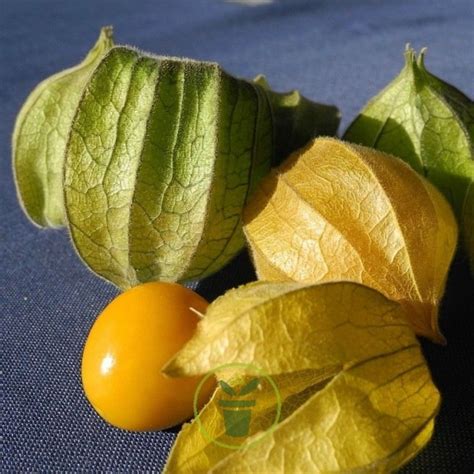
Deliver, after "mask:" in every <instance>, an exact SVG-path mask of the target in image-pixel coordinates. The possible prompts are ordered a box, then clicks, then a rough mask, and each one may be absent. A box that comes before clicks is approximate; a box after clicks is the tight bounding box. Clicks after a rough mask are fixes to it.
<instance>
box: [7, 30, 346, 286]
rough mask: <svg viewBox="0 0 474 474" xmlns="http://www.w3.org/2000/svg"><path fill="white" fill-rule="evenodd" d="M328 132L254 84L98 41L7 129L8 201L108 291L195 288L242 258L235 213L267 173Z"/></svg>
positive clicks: (315, 114) (321, 117)
mask: <svg viewBox="0 0 474 474" xmlns="http://www.w3.org/2000/svg"><path fill="white" fill-rule="evenodd" d="M338 123H339V114H338V111H337V109H336V108H335V107H330V106H324V105H320V104H316V103H313V102H311V101H309V100H307V99H305V98H304V97H301V96H300V95H299V93H297V92H291V93H289V94H278V93H275V92H272V91H271V90H270V89H269V87H268V84H266V82H265V83H264V82H263V79H262V78H259V79H257V80H256V81H254V82H251V81H246V80H243V79H238V78H235V77H233V76H231V75H229V74H228V73H226V72H225V71H224V70H223V69H222V68H220V66H219V65H218V64H215V63H209V62H199V61H193V60H185V59H178V58H168V57H159V56H153V55H148V54H145V53H141V52H139V51H138V50H136V49H133V48H130V47H123V46H120V47H113V42H112V34H111V29H110V28H103V29H102V31H101V34H100V37H99V40H98V41H97V43H96V45H95V46H94V48H93V49H92V50H91V52H90V53H89V54H88V56H87V57H86V58H85V59H84V61H83V62H82V63H81V64H79V65H78V66H76V67H75V68H72V69H69V70H67V71H64V72H62V73H59V74H57V75H55V76H52V77H51V78H49V79H47V80H46V81H44V82H43V83H41V84H40V85H39V86H38V87H37V88H36V89H35V90H34V91H33V93H32V94H31V95H30V97H29V98H28V100H27V101H26V103H25V105H24V106H23V108H22V110H21V112H20V114H19V116H18V119H17V123H16V127H15V133H14V138H13V161H14V173H15V178H16V183H17V188H18V194H19V199H20V201H21V203H22V207H23V209H24V210H25V213H26V214H27V215H28V216H29V218H30V219H31V220H32V221H33V222H34V223H36V224H37V225H39V226H45V227H58V226H61V225H64V224H66V225H67V227H68V228H69V230H70V233H71V237H72V242H73V244H74V246H75V248H76V250H77V251H78V253H79V255H80V257H81V258H82V259H83V261H84V262H85V263H86V264H87V266H88V267H89V268H90V269H92V270H93V271H94V272H95V273H97V274H98V275H100V276H102V277H103V278H105V279H107V280H109V281H111V282H112V283H114V284H116V285H117V286H119V287H121V288H124V289H125V288H129V287H131V286H134V285H136V284H139V283H141V282H146V281H151V280H165V281H182V280H189V279H196V278H201V277H204V276H206V275H210V274H211V273H213V272H215V271H217V270H219V269H220V268H222V267H223V266H224V265H225V264H226V263H227V262H228V261H229V260H230V259H231V258H232V257H233V256H234V255H236V253H238V252H239V251H240V250H241V249H242V247H243V246H244V237H243V234H242V230H241V213H242V209H243V207H244V205H245V204H246V202H247V200H248V198H249V196H250V195H251V194H252V192H253V191H254V189H255V188H256V186H257V184H258V183H259V181H260V179H261V178H262V177H263V176H264V175H265V174H266V173H267V172H268V171H269V170H270V167H271V165H272V163H276V162H278V161H280V160H282V159H283V158H284V157H285V156H286V155H287V154H288V153H290V152H292V151H294V150H295V149H296V148H298V147H299V146H301V145H302V144H303V143H305V142H306V141H308V140H310V139H311V138H313V137H314V136H317V135H320V134H335V133H336V131H337V126H338Z"/></svg>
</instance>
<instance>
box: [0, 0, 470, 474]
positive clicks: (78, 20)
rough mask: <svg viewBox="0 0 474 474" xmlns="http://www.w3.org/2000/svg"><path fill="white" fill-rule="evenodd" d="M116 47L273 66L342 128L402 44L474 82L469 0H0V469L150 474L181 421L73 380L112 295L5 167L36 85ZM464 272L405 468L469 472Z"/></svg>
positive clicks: (210, 290) (241, 271) (210, 286)
mask: <svg viewBox="0 0 474 474" xmlns="http://www.w3.org/2000/svg"><path fill="white" fill-rule="evenodd" d="M108 24H112V25H114V28H115V38H116V41H117V42H118V43H121V44H133V45H136V46H138V47H140V48H142V49H143V50H148V51H152V52H155V53H159V54H164V55H174V56H185V57H192V58H197V59H206V60H213V61H218V62H219V63H221V64H222V65H223V67H224V68H225V69H226V70H228V71H229V72H230V73H233V74H235V75H238V76H242V77H248V78H252V77H254V76H256V75H257V74H259V73H263V74H265V75H266V76H267V78H268V81H269V83H270V84H271V85H272V87H273V88H274V89H275V90H288V89H293V88H297V89H299V90H300V91H301V92H302V93H303V94H304V95H305V96H307V97H310V98H312V99H314V100H316V101H320V102H325V103H331V104H336V105H337V106H338V107H339V108H340V109H341V111H342V114H343V120H342V124H341V129H340V131H341V132H343V131H344V129H345V128H346V127H347V125H348V123H349V122H350V121H351V119H352V118H353V117H355V115H356V114H357V112H358V111H359V110H360V109H361V107H362V106H363V105H364V104H365V103H366V101H367V100H368V99H369V98H370V97H372V96H373V95H374V94H375V93H377V92H378V91H379V90H380V89H381V88H382V87H383V86H385V85H386V84H387V83H388V82H389V81H390V80H391V79H392V78H393V77H395V75H396V74H398V72H399V70H400V69H401V67H402V65H403V51H404V48H405V44H406V43H408V42H409V43H411V44H412V46H413V47H415V48H417V49H420V48H421V47H423V46H427V47H428V48H429V50H428V53H427V57H426V64H427V67H428V68H429V69H430V70H431V71H432V72H433V73H435V74H437V75H439V76H440V77H442V78H443V79H444V80H446V81H448V82H451V83H453V84H455V85H456V86H457V87H458V88H460V89H461V90H463V91H464V92H465V93H466V94H468V95H469V96H471V97H472V96H473V93H474V81H473V80H472V78H473V77H474V61H473V55H472V50H473V47H474V33H473V31H474V29H473V27H472V25H473V24H474V2H472V0H458V1H455V0H451V1H445V0H439V1H434V0H398V1H392V0H387V1H383V2H382V1H380V0H357V1H355V0H286V1H285V0H278V1H275V2H273V3H269V4H264V5H260V6H254V7H250V6H248V5H247V6H246V5H243V4H239V3H229V2H225V1H219V0H192V1H191V0H162V1H160V2H158V1H156V0H138V1H136V2H129V1H127V0H101V1H92V0H81V1H78V2H65V1H60V0H21V1H19V0H2V1H1V4H0V44H1V48H0V101H1V110H2V117H1V120H0V193H1V197H0V223H1V224H0V265H1V270H2V271H1V273H0V315H1V318H2V322H1V359H0V365H1V367H0V371H1V372H0V377H1V379H2V380H1V393H2V422H1V430H2V438H3V440H2V444H1V446H2V448H1V449H2V452H1V456H0V470H1V471H2V472H27V471H34V472H48V471H57V472H78V471H86V472H92V471H113V472H131V471H135V472H136V471H160V470H161V469H162V468H163V466H164V463H165V461H166V457H167V454H168V452H169V449H170V447H171V445H172V443H173V440H174V438H175V436H176V432H177V430H168V431H164V432H154V433H129V432H125V431H121V430H118V429H115V428H112V427H110V426H108V425H107V424H106V423H104V422H103V421H102V420H101V419H100V418H99V417H98V415H96V414H95V412H94V411H93V410H92V408H91V407H90V406H89V404H88V402H87V400H86V399H85V397H84V395H83V392H82V388H81V382H80V360H81V353H82V347H83V344H84V341H85V339H86V337H87V334H88V331H89V329H90V327H91V325H92V323H93V321H94V319H95V317H96V316H97V314H98V313H99V312H100V311H101V309H102V308H103V307H104V306H105V305H106V304H107V303H108V302H109V301H110V300H111V299H112V298H113V297H114V296H115V295H116V294H117V293H118V290H117V289H116V288H114V287H113V286H111V285H110V284H108V283H107V282H105V281H103V280H101V279H99V278H97V277H96V276H94V275H93V274H92V273H90V272H89V271H88V270H87V269H86V268H85V267H84V266H83V264H82V263H81V262H80V260H79V258H78V257H77V256H76V254H75V252H74V250H73V248H72V246H71V244H70V242H69V238H68V236H67V233H66V232H65V231H61V230H40V229H38V228H35V227H34V226H33V225H31V224H30V223H29V222H28V221H27V219H26V218H25V216H24V215H23V213H22V211H21V209H20V207H19V205H18V203H17V198H16V193H15V189H14V185H13V178H12V173H11V156H10V155H11V148H10V140H11V134H12V130H13V124H14V119H15V116H16V113H17V112H18V110H19V108H20V106H21V104H22V103H23V101H24V100H25V98H26V96H27V95H28V94H29V92H30V91H31V90H32V88H33V87H34V86H35V85H36V84H37V83H38V82H39V81H40V80H42V79H43V78H45V77H47V76H49V75H51V74H52V73H54V72H57V71H59V70H62V69H64V68H66V67H69V66H70V65H73V64H76V63H77V62H78V61H79V59H80V58H81V57H83V56H84V55H85V54H86V52H87V51H88V49H89V48H90V46H91V45H92V44H93V43H94V41H95V39H96V37H97V34H98V31H99V29H100V27H101V26H103V25H108ZM253 278H254V274H253V270H252V267H251V264H250V261H249V258H248V255H247V254H246V253H245V252H244V253H243V254H242V255H240V256H239V257H237V258H236V259H235V260H234V261H233V262H232V263H231V264H230V265H229V266H228V267H227V268H225V269H224V270H222V271H221V272H220V273H219V274H217V275H214V276H212V277H210V278H208V279H206V280H204V281H202V282H199V283H198V284H196V285H195V286H196V287H197V290H198V291H199V292H200V293H201V294H202V295H203V296H205V297H207V298H209V299H213V298H215V297H216V296H218V295H220V294H222V293H223V292H224V291H225V290H226V289H228V288H231V287H233V286H236V285H238V284H241V283H243V282H246V281H250V280H252V279H253ZM472 288H474V286H473V281H472V279H470V276H469V273H468V271H467V268H466V265H465V262H463V261H462V258H458V259H457V261H456V262H455V264H454V267H453V270H452V272H451V276H450V279H449V282H448V291H447V296H446V298H445V300H444V302H443V306H442V310H441V326H442V329H443V332H444V334H445V335H446V337H447V340H448V345H447V346H446V347H441V346H435V345H433V344H431V343H429V342H425V341H423V348H424V351H425V355H426V357H427V359H428V362H429V364H430V367H431V370H432V373H433V377H434V379H435V382H436V384H437V385H438V387H439V389H440V391H441V393H442V395H443V405H442V408H441V412H440V414H439V417H438V419H437V424H436V432H435V435H434V437H433V440H432V442H431V443H430V445H429V446H428V447H427V448H426V449H425V450H424V451H423V452H422V453H421V454H420V455H419V456H418V457H417V458H416V459H415V460H414V461H412V462H411V463H410V464H409V465H408V466H407V467H406V468H405V469H404V472H409V473H444V472H446V473H448V472H456V473H464V472H466V473H467V472H472V471H473V470H474V461H473V456H472V453H473V452H474V436H473V421H474V404H473V403H472V401H473V400H474V380H473V366H474V360H473V356H472V337H473V336H472V335H473V334H474V325H473V320H474V318H473V315H474V308H473V303H472V298H473V292H472Z"/></svg>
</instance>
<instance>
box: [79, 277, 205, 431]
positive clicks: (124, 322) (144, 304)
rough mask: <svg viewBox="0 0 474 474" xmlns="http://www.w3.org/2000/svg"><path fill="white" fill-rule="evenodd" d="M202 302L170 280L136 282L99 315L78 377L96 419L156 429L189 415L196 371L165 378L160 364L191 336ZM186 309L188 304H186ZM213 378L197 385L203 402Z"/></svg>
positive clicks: (203, 310) (124, 427) (87, 344)
mask: <svg viewBox="0 0 474 474" xmlns="http://www.w3.org/2000/svg"><path fill="white" fill-rule="evenodd" d="M207 306H208V303H207V301H206V300H204V299H203V298H202V297H201V296H199V295H198V294H197V293H195V292H194V291H192V290H190V289H188V288H185V287H183V286H181V285H178V284H175V283H163V282H153V283H146V284H143V285H140V286H136V287H135V288H132V289H130V290H128V291H126V292H124V293H122V294H121V295H119V296H118V297H117V298H115V299H114V300H113V301H112V302H111V303H110V304H109V305H108V306H107V307H106V308H105V309H104V310H103V312H102V313H101V314H100V315H99V317H98V318H97V320H96V322H95V323H94V325H93V326H92V329H91V331H90V333H89V336H88V338H87V341H86V344H85V347H84V353H83V356H82V383H83V386H84V391H85V393H86V396H87V398H88V399H89V401H90V403H91V404H92V406H93V407H94V408H95V409H96V411H97V412H98V413H99V415H100V416H102V418H104V419H105V420H106V421H108V422H109V423H111V424H112V425H114V426H117V427H119V428H123V429H126V430H133V431H142V430H160V429H165V428H168V427H170V426H174V425H176V424H179V423H181V422H183V421H185V420H186V419H188V418H190V417H192V416H193V399H194V393H195V390H196V388H197V385H198V384H199V382H200V380H201V379H202V377H180V378H169V377H167V376H165V375H163V374H162V372H161V368H162V367H163V366H164V364H165V363H166V362H168V360H169V359H171V357H172V356H173V355H174V354H175V353H176V352H177V351H178V350H179V349H181V347H182V346H183V345H184V344H185V343H186V342H187V341H188V340H189V339H190V338H191V336H192V335H193V333H194V330H195V328H196V325H197V323H198V321H199V316H198V315H197V314H196V313H195V312H193V311H192V309H194V310H196V311H198V312H199V313H204V312H205V311H206V308H207ZM191 308H192V309H191ZM213 388H214V381H213V380H209V383H206V385H205V386H204V387H203V389H202V390H201V391H200V400H199V404H200V406H202V405H203V404H204V403H205V402H206V401H207V400H208V398H209V397H210V394H211V392H212V390H213Z"/></svg>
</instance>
